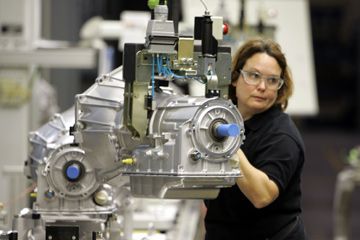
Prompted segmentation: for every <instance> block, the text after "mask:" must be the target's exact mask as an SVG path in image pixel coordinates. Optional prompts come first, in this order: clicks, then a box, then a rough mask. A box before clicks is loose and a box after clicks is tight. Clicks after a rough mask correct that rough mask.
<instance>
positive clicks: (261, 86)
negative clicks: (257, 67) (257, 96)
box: [257, 78, 266, 90]
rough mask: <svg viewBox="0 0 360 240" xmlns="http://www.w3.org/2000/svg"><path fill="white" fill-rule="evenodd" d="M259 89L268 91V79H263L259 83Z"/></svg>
mask: <svg viewBox="0 0 360 240" xmlns="http://www.w3.org/2000/svg"><path fill="white" fill-rule="evenodd" d="M257 87H258V88H259V89H261V90H265V89H266V79H265V78H261V81H260V82H259V84H258V86H257Z"/></svg>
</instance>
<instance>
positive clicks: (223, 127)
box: [216, 123, 240, 137]
mask: <svg viewBox="0 0 360 240" xmlns="http://www.w3.org/2000/svg"><path fill="white" fill-rule="evenodd" d="M239 134H240V127H239V126H238V125H237V124H235V123H230V124H219V125H218V126H217V127H216V135H217V136H218V137H235V136H237V135H239Z"/></svg>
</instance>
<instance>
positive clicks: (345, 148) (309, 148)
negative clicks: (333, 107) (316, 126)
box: [300, 129, 360, 240]
mask: <svg viewBox="0 0 360 240" xmlns="http://www.w3.org/2000/svg"><path fill="white" fill-rule="evenodd" d="M300 131H301V133H302V136H303V139H304V142H305V146H306V154H307V158H306V165H305V169H304V171H303V208H304V213H303V217H304V222H305V226H306V229H307V234H308V236H309V240H331V239H334V229H333V228H334V226H333V219H334V217H333V203H334V201H333V200H334V191H335V183H336V177H337V175H338V173H339V172H340V171H341V170H343V169H344V168H345V167H346V166H347V165H346V159H347V156H348V153H349V150H350V149H351V148H353V147H354V146H357V145H360V137H359V136H360V134H359V133H358V132H354V131H340V130H339V131H337V130H320V131H319V130H317V131H313V130H312V131H309V130H308V131H306V130H301V129H300ZM350 203H351V205H350V236H351V237H350V238H349V239H348V240H355V239H359V237H360V186H358V188H355V190H354V192H353V195H352V196H351V200H350Z"/></svg>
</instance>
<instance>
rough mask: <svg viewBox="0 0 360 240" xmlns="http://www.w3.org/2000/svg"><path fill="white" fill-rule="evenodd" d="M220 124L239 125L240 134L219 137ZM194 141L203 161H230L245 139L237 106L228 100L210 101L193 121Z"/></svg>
mask: <svg viewBox="0 0 360 240" xmlns="http://www.w3.org/2000/svg"><path fill="white" fill-rule="evenodd" d="M219 124H237V125H238V127H239V129H240V134H239V135H237V136H225V137H218V136H216V135H215V134H214V132H215V129H214V128H215V127H216V126H218V125H219ZM191 131H192V133H193V134H191V136H192V141H193V144H194V146H195V147H196V148H197V150H198V151H199V152H200V153H201V157H202V159H206V160H209V161H216V162H221V161H225V160H228V159H229V158H230V157H231V156H232V155H233V154H234V153H235V152H236V151H237V150H238V149H239V147H240V145H241V144H242V142H243V139H244V122H243V119H242V117H241V115H240V113H239V111H238V110H237V108H236V106H235V105H233V104H232V103H231V102H230V101H228V100H223V99H209V101H207V102H205V103H204V104H203V105H202V106H201V107H200V108H199V109H198V110H197V112H196V113H195V115H194V117H193V119H192V121H191Z"/></svg>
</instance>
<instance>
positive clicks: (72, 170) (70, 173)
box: [66, 163, 81, 180]
mask: <svg viewBox="0 0 360 240" xmlns="http://www.w3.org/2000/svg"><path fill="white" fill-rule="evenodd" d="M80 174H81V169H80V166H79V165H78V164H75V163H74V164H71V165H70V166H68V167H67V169H66V177H67V178H68V179H69V180H77V179H78V178H79V177H80Z"/></svg>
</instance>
